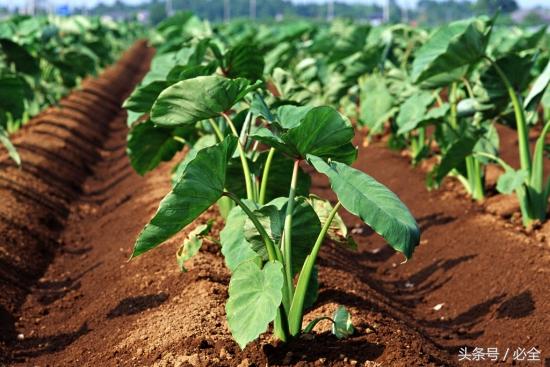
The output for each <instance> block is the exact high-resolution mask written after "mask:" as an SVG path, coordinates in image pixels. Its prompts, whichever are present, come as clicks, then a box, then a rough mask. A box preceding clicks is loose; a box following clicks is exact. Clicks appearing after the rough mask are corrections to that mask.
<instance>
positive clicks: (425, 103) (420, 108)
mask: <svg viewBox="0 0 550 367" xmlns="http://www.w3.org/2000/svg"><path fill="white" fill-rule="evenodd" d="M434 99H435V97H434V96H433V94H432V93H430V92H427V91H422V92H420V93H417V94H413V95H412V96H411V97H409V98H408V99H407V100H406V101H405V103H403V104H402V105H401V108H400V110H399V114H398V115H397V118H396V120H395V122H396V123H397V126H399V131H398V133H399V134H403V133H406V132H409V131H411V130H413V129H415V128H416V127H417V126H418V124H420V123H421V122H422V121H424V119H425V117H426V114H427V112H428V109H429V108H430V106H431V105H432V104H433V102H434Z"/></svg>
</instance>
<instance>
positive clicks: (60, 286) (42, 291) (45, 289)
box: [34, 262, 102, 306]
mask: <svg viewBox="0 0 550 367" xmlns="http://www.w3.org/2000/svg"><path fill="white" fill-rule="evenodd" d="M101 264H102V262H97V263H95V264H94V265H92V266H90V267H89V268H88V269H86V270H84V271H82V272H81V273H80V274H78V275H76V276H73V277H64V278H63V279H61V280H48V281H41V282H40V281H39V282H38V283H37V284H36V286H35V287H34V294H36V297H37V300H38V303H40V304H41V305H45V306H47V305H50V304H52V303H54V302H55V301H57V300H58V299H61V298H63V297H65V295H67V294H68V293H69V292H72V291H75V290H78V289H80V286H81V284H80V279H82V277H83V276H84V275H86V274H87V273H89V272H91V271H93V270H94V269H96V268H98V267H99V266H100V265H101Z"/></svg>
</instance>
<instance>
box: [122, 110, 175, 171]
mask: <svg viewBox="0 0 550 367" xmlns="http://www.w3.org/2000/svg"><path fill="white" fill-rule="evenodd" d="M174 136H176V134H175V131H174V129H170V128H164V127H158V126H155V125H154V124H153V123H152V122H151V121H150V120H147V121H145V122H143V123H141V124H139V125H136V126H134V127H133V128H132V130H130V133H129V134H128V147H127V149H126V152H127V153H128V156H129V157H130V163H131V164H132V167H133V168H134V170H136V172H137V173H139V174H140V175H144V174H145V173H147V172H149V171H151V170H153V169H154V168H156V167H157V166H158V165H159V163H160V162H163V161H169V160H170V159H172V157H174V155H175V154H176V153H177V152H179V151H180V150H181V149H182V148H183V143H181V142H179V141H176V140H175V139H174Z"/></svg>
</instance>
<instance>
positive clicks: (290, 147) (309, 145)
mask: <svg viewBox="0 0 550 367" xmlns="http://www.w3.org/2000/svg"><path fill="white" fill-rule="evenodd" d="M304 111H305V110H302V109H288V112H286V113H284V114H283V116H293V118H295V119H297V120H299V119H300V118H302V116H303V118H302V120H299V124H297V125H295V123H292V124H289V123H287V125H295V126H293V127H291V128H289V129H284V128H283V129H282V130H283V131H271V130H268V129H266V128H259V129H257V130H255V131H254V132H253V133H252V134H250V136H251V137H252V138H253V139H256V140H259V141H261V142H263V143H265V144H268V145H270V146H272V147H274V148H276V149H277V150H279V151H281V152H284V153H285V154H287V155H290V156H291V157H293V158H294V159H302V158H305V156H306V155H307V154H315V155H317V156H320V157H323V158H331V159H334V160H339V159H344V160H345V161H346V162H348V161H350V160H354V159H355V157H356V153H355V148H354V147H353V146H352V145H351V140H352V139H353V136H354V131H353V127H352V125H351V123H350V122H349V121H348V120H347V119H345V118H344V117H342V115H340V113H338V111H336V110H335V109H334V108H332V107H326V106H323V107H315V108H312V109H310V110H309V111H307V113H306V114H305V115H303V112H304ZM289 112H290V113H289Z"/></svg>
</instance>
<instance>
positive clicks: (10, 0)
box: [0, 0, 550, 8]
mask: <svg viewBox="0 0 550 367" xmlns="http://www.w3.org/2000/svg"><path fill="white" fill-rule="evenodd" d="M25 1H26V0H0V5H1V6H9V7H14V6H21V5H23V4H24V3H25ZM42 1H46V2H49V3H54V4H69V5H72V6H82V5H87V6H93V5H95V4H97V3H99V2H100V1H101V2H103V3H108V4H110V3H113V2H114V1H115V0H42ZM123 1H125V2H128V3H132V4H137V3H140V2H143V0H123ZM260 1H261V0H260ZM340 1H346V2H350V3H366V4H369V3H378V4H382V3H383V1H384V0H340ZM416 1H417V0H397V2H398V3H399V4H401V5H405V6H412V5H414V4H415V3H416ZM516 1H517V2H518V4H519V6H520V7H522V8H531V7H534V6H537V5H545V6H546V7H550V0H516ZM293 2H295V3H307V2H317V3H323V2H326V0H293Z"/></svg>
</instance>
